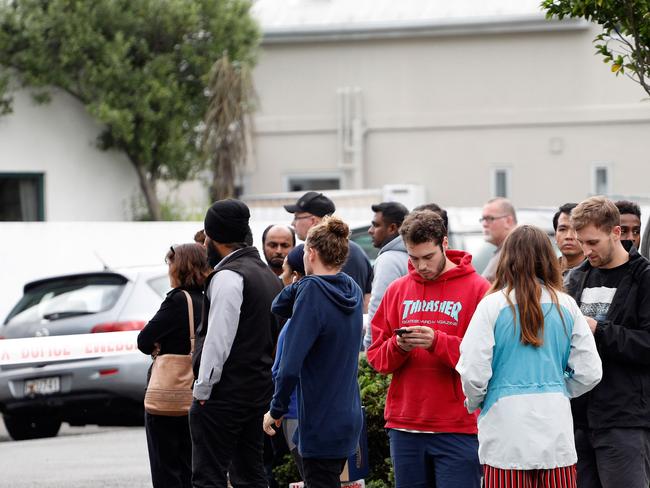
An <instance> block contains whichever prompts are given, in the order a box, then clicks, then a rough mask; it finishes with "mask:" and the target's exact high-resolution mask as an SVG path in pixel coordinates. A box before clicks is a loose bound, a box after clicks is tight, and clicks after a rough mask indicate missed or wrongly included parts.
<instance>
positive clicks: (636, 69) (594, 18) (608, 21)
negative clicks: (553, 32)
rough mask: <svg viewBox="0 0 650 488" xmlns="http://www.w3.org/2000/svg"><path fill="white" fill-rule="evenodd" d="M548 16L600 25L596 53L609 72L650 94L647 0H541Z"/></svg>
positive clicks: (649, 25)
mask: <svg viewBox="0 0 650 488" xmlns="http://www.w3.org/2000/svg"><path fill="white" fill-rule="evenodd" d="M542 8H544V9H546V11H547V13H546V16H547V17H548V18H551V17H558V18H560V19H563V18H564V17H572V18H576V17H578V18H584V19H587V20H589V21H591V22H595V23H597V24H600V25H602V26H603V33H602V34H599V35H598V36H596V38H595V40H594V42H595V43H596V46H595V47H596V52H598V53H600V54H602V55H603V56H604V59H603V61H604V62H605V63H609V64H611V70H612V72H614V73H616V75H617V76H618V75H620V74H624V75H626V76H628V77H629V78H631V79H632V80H634V81H636V82H637V83H639V84H640V85H641V86H642V87H643V89H644V90H645V91H646V92H647V93H648V94H649V95H650V80H649V77H650V0H543V1H542Z"/></svg>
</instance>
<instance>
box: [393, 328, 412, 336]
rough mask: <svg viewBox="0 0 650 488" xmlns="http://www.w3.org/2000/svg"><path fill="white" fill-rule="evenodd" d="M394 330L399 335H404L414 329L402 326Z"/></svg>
mask: <svg viewBox="0 0 650 488" xmlns="http://www.w3.org/2000/svg"><path fill="white" fill-rule="evenodd" d="M393 332H394V333H395V334H397V335H398V336H400V337H402V336H403V335H406V334H410V333H411V332H413V331H412V330H409V329H405V328H403V327H402V328H400V329H395V330H394V331H393Z"/></svg>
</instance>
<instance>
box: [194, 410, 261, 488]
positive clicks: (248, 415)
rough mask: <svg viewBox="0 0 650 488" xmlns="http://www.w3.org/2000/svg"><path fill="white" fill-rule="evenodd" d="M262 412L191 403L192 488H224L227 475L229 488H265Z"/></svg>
mask: <svg viewBox="0 0 650 488" xmlns="http://www.w3.org/2000/svg"><path fill="white" fill-rule="evenodd" d="M265 412H266V408H262V409H260V408H252V409H251V408H248V409H247V408H234V407H233V406H231V405H226V404H224V402H223V401H215V400H208V401H207V402H206V403H205V404H204V405H200V404H199V402H198V401H197V400H194V402H193V403H192V407H191V408H190V432H191V434H192V486H193V487H194V488H213V487H214V488H226V487H227V486H228V475H230V483H231V484H232V486H233V488H249V487H251V488H267V486H268V485H267V481H266V477H265V475H264V461H263V450H264V437H263V436H264V431H263V430H262V419H263V417H264V413H265Z"/></svg>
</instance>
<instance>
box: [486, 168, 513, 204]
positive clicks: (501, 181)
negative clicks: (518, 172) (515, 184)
mask: <svg viewBox="0 0 650 488" xmlns="http://www.w3.org/2000/svg"><path fill="white" fill-rule="evenodd" d="M510 173H511V170H510V168H493V169H492V178H491V185H492V188H491V193H492V197H503V198H510V196H511V195H510V193H511V191H510Z"/></svg>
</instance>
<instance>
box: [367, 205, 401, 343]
mask: <svg viewBox="0 0 650 488" xmlns="http://www.w3.org/2000/svg"><path fill="white" fill-rule="evenodd" d="M371 208H372V211H373V212H375V215H374V217H373V219H372V223H371V224H370V228H369V229H368V234H370V237H371V238H372V244H373V246H375V247H377V248H379V255H378V256H377V259H376V260H375V264H374V266H373V272H374V278H373V280H372V293H371V295H370V304H369V305H368V324H370V320H372V317H373V315H375V311H376V310H377V307H379V303H381V299H382V298H383V296H384V292H385V291H386V288H388V285H390V284H391V283H392V282H393V281H395V280H396V279H397V278H400V277H401V276H404V275H405V274H406V273H407V269H408V254H407V253H406V247H404V241H403V240H402V237H401V236H400V235H399V228H400V226H401V225H402V222H403V221H404V217H406V215H408V213H409V211H408V209H407V208H406V207H405V206H404V205H402V204H401V203H398V202H383V203H379V204H377V205H373V206H372V207H371ZM371 343H372V335H371V329H370V327H368V328H367V329H366V334H365V336H364V338H363V346H364V348H365V349H368V347H370V344H371Z"/></svg>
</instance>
